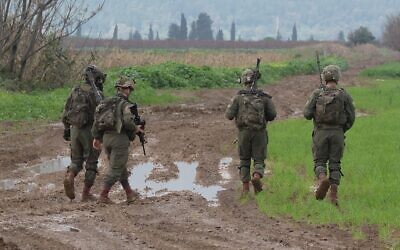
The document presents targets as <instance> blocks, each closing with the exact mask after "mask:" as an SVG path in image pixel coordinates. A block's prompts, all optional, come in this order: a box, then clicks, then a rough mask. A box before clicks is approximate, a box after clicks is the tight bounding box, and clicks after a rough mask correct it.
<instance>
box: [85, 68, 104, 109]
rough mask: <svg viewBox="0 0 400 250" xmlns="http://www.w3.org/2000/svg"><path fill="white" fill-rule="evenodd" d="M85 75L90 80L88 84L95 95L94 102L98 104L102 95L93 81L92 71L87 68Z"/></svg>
mask: <svg viewBox="0 0 400 250" xmlns="http://www.w3.org/2000/svg"><path fill="white" fill-rule="evenodd" d="M87 76H88V79H89V82H90V86H91V87H92V89H93V91H94V96H95V97H96V103H97V104H99V103H100V102H101V100H103V96H102V95H101V94H100V91H99V89H98V88H97V87H96V84H95V83H94V77H93V72H92V71H90V70H88V72H87Z"/></svg>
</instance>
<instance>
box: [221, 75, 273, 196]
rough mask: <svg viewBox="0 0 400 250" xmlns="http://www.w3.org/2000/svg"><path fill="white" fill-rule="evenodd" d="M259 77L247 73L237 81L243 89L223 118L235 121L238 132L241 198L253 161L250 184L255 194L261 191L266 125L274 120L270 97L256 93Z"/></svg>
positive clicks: (265, 147) (260, 91)
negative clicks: (241, 84) (241, 185)
mask: <svg viewBox="0 0 400 250" xmlns="http://www.w3.org/2000/svg"><path fill="white" fill-rule="evenodd" d="M260 77H261V75H260V73H259V72H258V71H255V70H252V69H246V70H245V71H244V72H243V73H242V75H241V78H240V81H241V83H243V84H244V87H245V88H244V89H243V90H240V91H239V92H238V93H237V95H236V96H235V97H234V98H233V99H232V101H231V103H230V104H229V105H228V107H227V109H226V113H225V116H226V118H228V119H229V120H232V119H235V122H236V126H237V128H238V130H239V135H238V150H239V158H240V166H239V173H240V178H241V181H242V183H243V188H242V196H244V195H247V194H248V193H249V189H250V184H249V182H250V163H251V159H253V161H254V172H253V173H252V178H251V182H252V184H253V187H254V192H255V193H256V194H257V193H259V192H261V191H262V184H261V178H262V177H263V175H264V168H265V163H264V161H265V158H266V154H267V144H268V133H267V130H266V126H267V122H268V121H272V120H274V119H275V117H276V111H275V106H274V104H273V102H272V100H271V96H270V95H268V94H266V93H264V92H263V91H262V90H258V89H257V86H256V85H255V81H256V80H257V79H259V78H260Z"/></svg>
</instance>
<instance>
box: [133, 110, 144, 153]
mask: <svg viewBox="0 0 400 250" xmlns="http://www.w3.org/2000/svg"><path fill="white" fill-rule="evenodd" d="M130 109H131V113H132V114H133V115H134V116H135V118H133V121H134V122H135V124H136V125H138V126H141V127H142V129H144V126H145V125H146V121H145V120H143V119H142V118H140V116H139V112H138V108H137V104H136V103H132V106H131V107H130ZM137 135H138V136H139V139H140V144H142V148H143V154H144V155H146V149H145V148H144V144H145V143H146V139H145V138H144V133H142V132H140V133H138V134H137Z"/></svg>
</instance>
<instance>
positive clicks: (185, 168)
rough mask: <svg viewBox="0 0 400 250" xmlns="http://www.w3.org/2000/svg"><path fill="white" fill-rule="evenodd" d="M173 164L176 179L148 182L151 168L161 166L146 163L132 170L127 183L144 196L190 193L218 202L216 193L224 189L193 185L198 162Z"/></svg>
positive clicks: (214, 186) (215, 186)
mask: <svg viewBox="0 0 400 250" xmlns="http://www.w3.org/2000/svg"><path fill="white" fill-rule="evenodd" d="M175 164H176V166H177V167H178V170H179V174H178V178H176V179H171V180H169V181H167V182H159V181H153V180H148V177H149V175H150V174H151V171H152V170H153V168H155V167H157V168H160V167H163V166H162V165H160V164H154V163H152V162H147V163H144V164H140V165H137V166H135V167H134V168H133V169H132V174H131V176H130V177H129V182H130V184H131V185H132V188H133V189H136V190H138V191H139V192H140V193H141V194H142V195H145V196H162V195H165V194H168V193H171V192H177V191H191V192H193V193H198V194H200V195H201V196H203V197H204V198H205V199H206V200H207V201H209V202H217V201H218V198H217V193H218V192H219V191H221V190H224V188H222V187H221V186H219V185H212V186H202V185H199V184H196V183H195V179H196V169H197V166H198V165H199V163H198V162H192V163H187V162H175Z"/></svg>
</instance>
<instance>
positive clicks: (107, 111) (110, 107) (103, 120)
mask: <svg viewBox="0 0 400 250" xmlns="http://www.w3.org/2000/svg"><path fill="white" fill-rule="evenodd" d="M122 103H123V102H122V101H121V98H119V97H110V98H106V99H104V100H102V101H101V102H100V104H99V105H98V106H97V107H96V111H95V113H94V119H95V126H96V127H97V129H98V130H99V131H114V130H120V129H118V128H117V127H118V126H117V123H118V119H121V114H118V111H120V110H121V106H122ZM118 117H119V118H118Z"/></svg>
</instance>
